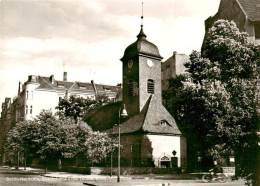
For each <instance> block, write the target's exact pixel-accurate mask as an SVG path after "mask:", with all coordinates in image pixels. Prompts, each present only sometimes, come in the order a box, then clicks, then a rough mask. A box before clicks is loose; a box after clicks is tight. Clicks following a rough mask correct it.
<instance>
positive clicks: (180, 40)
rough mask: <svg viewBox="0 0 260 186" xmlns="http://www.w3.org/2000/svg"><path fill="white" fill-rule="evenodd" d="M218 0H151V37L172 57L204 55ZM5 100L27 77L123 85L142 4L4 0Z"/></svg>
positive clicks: (0, 93)
mask: <svg viewBox="0 0 260 186" xmlns="http://www.w3.org/2000/svg"><path fill="white" fill-rule="evenodd" d="M218 4H219V0H211V1H209V0H198V1H190V0H161V1H157V0H149V1H148V0H144V32H145V33H146V35H147V39H148V40H149V41H151V42H153V43H154V44H156V45H157V46H158V48H159V50H160V53H161V55H162V56H163V57H164V60H166V59H167V58H168V57H170V56H171V55H172V52H173V51H177V52H180V53H186V54H189V53H190V52H191V50H192V49H196V50H200V46H201V43H202V39H203V35H204V20H205V19H206V18H207V17H209V16H211V15H214V14H215V13H216V12H217V9H218ZM0 12H1V22H0V24H1V25H0V31H1V38H0V39H1V53H0V56H1V58H0V60H1V61H0V76H1V77H4V78H1V79H0V86H1V87H2V88H1V89H0V99H1V101H3V100H4V97H13V96H15V95H16V93H17V87H18V82H19V80H21V81H22V82H24V81H26V80H27V78H28V75H42V76H50V75H51V74H54V75H55V78H56V79H60V80H61V79H62V74H63V63H64V62H65V71H67V72H68V79H69V80H70V81H90V80H91V79H94V80H95V82H96V83H104V84H116V83H120V82H121V81H122V72H121V65H122V64H121V62H120V60H119V59H120V58H121V57H122V56H123V53H124V50H125V48H126V47H127V46H128V45H130V44H131V43H133V42H135V40H136V39H137V38H136V35H137V34H138V33H139V30H140V15H141V1H136V0H128V1H123V0H95V1H91V0H88V1H86V0H62V1H61V0H55V1H54V0H53V1H51V0H48V1H45V0H38V1H36V0H2V1H0Z"/></svg>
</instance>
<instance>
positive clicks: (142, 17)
mask: <svg viewBox="0 0 260 186" xmlns="http://www.w3.org/2000/svg"><path fill="white" fill-rule="evenodd" d="M143 9H144V2H142V16H141V27H143V19H144V16H143V13H144V12H143Z"/></svg>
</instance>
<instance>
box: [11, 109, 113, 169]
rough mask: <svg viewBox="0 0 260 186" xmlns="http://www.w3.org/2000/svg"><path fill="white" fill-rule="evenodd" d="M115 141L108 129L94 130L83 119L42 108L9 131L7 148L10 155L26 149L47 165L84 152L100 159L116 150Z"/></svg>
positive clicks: (95, 158)
mask: <svg viewBox="0 0 260 186" xmlns="http://www.w3.org/2000/svg"><path fill="white" fill-rule="evenodd" d="M114 144H115V143H114V141H113V139H112V138H110V137H109V136H108V135H107V134H106V133H100V132H93V131H92V129H91V128H90V127H89V126H88V125H87V124H86V123H85V122H83V121H81V120H77V121H75V120H74V119H72V118H67V117H61V118H59V119H58V118H57V117H56V116H54V115H53V114H52V112H51V111H50V110H43V111H42V112H40V114H39V115H38V116H37V117H36V118H35V119H34V120H32V121H30V120H28V121H23V122H19V123H17V124H16V126H15V127H14V128H13V129H12V130H11V131H10V132H9V133H8V140H7V143H6V151H7V152H8V154H9V155H11V156H16V154H17V153H18V152H24V154H25V156H26V155H28V154H32V155H33V156H34V157H37V156H38V157H39V156H40V158H41V159H43V160H44V161H45V168H46V172H47V165H48V164H49V163H50V162H53V160H55V161H56V160H57V161H58V163H57V164H58V169H59V170H60V169H61V167H62V162H61V160H62V159H63V158H73V157H75V156H76V155H79V154H81V155H84V156H86V157H87V158H88V159H89V160H90V161H91V162H93V163H100V162H102V161H104V159H106V158H107V156H108V155H110V154H111V152H112V151H113V150H114V148H113V146H114Z"/></svg>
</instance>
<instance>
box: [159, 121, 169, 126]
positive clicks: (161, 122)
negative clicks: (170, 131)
mask: <svg viewBox="0 0 260 186" xmlns="http://www.w3.org/2000/svg"><path fill="white" fill-rule="evenodd" d="M159 124H160V125H161V126H167V125H169V124H168V122H167V121H166V120H161V121H160V122H159Z"/></svg>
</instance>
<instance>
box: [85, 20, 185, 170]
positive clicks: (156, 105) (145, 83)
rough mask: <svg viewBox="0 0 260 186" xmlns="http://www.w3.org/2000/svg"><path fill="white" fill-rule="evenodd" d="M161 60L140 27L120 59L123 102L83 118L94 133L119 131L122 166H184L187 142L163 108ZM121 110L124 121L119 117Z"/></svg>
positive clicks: (116, 133)
mask: <svg viewBox="0 0 260 186" xmlns="http://www.w3.org/2000/svg"><path fill="white" fill-rule="evenodd" d="M161 60H162V57H161V55H160V53H159V50H158V48H157V46H156V45H154V44H153V43H151V42H149V41H148V40H147V39H146V35H145V33H144V31H143V25H141V30H140V32H139V34H138V35H137V40H136V41H135V42H134V43H132V44H130V45H129V46H128V47H127V48H126V49H125V52H124V55H123V57H122V58H121V61H122V70H123V73H122V74H123V77H122V78H123V80H122V83H123V91H122V96H123V101H122V103H121V102H120V103H117V104H116V105H112V106H111V105H110V106H105V107H104V108H102V109H101V110H100V111H98V112H96V113H95V114H94V115H92V116H90V117H89V118H87V119H86V121H87V123H88V124H89V125H90V126H92V128H93V130H98V131H106V132H109V133H110V134H112V135H113V136H118V134H119V132H120V142H121V150H120V153H121V158H120V159H121V165H122V166H124V167H159V168H165V167H168V168H170V167H173V166H178V167H185V166H186V160H187V158H186V157H187V150H186V149H187V148H186V139H185V137H183V136H182V133H181V131H180V130H179V128H178V127H177V124H176V122H175V120H174V118H173V117H172V116H171V115H170V113H169V112H168V111H167V110H166V108H165V107H164V106H163V105H162V73H161V64H162V62H161ZM123 108H124V109H125V110H126V112H127V117H126V118H123V117H122V116H121V112H122V110H123ZM102 112H103V114H102ZM118 123H119V124H120V125H118ZM173 157H175V158H173ZM176 157H177V158H176ZM174 159H175V161H176V159H177V162H173V160H174Z"/></svg>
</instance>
